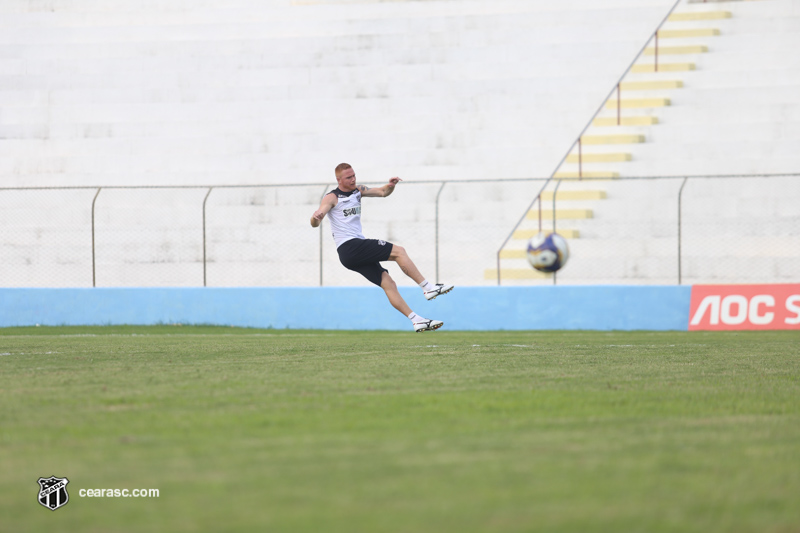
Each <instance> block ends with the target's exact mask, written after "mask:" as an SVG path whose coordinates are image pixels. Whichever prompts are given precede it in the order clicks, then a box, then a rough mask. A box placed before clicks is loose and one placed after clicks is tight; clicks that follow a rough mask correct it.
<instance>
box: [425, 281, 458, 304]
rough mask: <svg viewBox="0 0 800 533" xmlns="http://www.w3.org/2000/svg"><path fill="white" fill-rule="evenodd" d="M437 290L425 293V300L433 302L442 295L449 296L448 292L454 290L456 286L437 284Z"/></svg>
mask: <svg viewBox="0 0 800 533" xmlns="http://www.w3.org/2000/svg"><path fill="white" fill-rule="evenodd" d="M435 287H436V288H435V289H433V290H432V291H425V299H426V300H433V299H434V298H436V297H437V296H439V295H440V294H447V293H448V292H450V291H452V290H453V287H455V285H445V284H444V283H437V284H436V286H435Z"/></svg>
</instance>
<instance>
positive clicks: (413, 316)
mask: <svg viewBox="0 0 800 533" xmlns="http://www.w3.org/2000/svg"><path fill="white" fill-rule="evenodd" d="M408 319H409V320H410V321H411V323H412V324H416V323H417V322H426V321H427V320H428V319H427V318H423V317H421V316H419V315H418V314H417V313H415V312H414V311H411V314H410V315H408Z"/></svg>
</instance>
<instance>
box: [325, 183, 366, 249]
mask: <svg viewBox="0 0 800 533" xmlns="http://www.w3.org/2000/svg"><path fill="white" fill-rule="evenodd" d="M329 194H335V195H336V197H337V199H338V200H339V203H337V204H336V205H335V206H333V209H331V210H330V211H329V212H328V217H329V218H330V220H331V234H332V235H333V240H334V242H335V243H336V247H337V248H338V247H339V246H341V245H342V244H344V243H345V242H347V241H349V240H351V239H366V237H364V234H363V233H362V230H361V191H359V190H358V189H355V190H353V191H350V192H342V191H341V190H339V188H336V189H334V190H332V191H331V192H330V193H329Z"/></svg>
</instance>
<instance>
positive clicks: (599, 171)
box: [484, 0, 800, 283]
mask: <svg viewBox="0 0 800 533" xmlns="http://www.w3.org/2000/svg"><path fill="white" fill-rule="evenodd" d="M738 1H740V0H728V1H724V0H718V1H717V2H713V3H706V2H687V3H684V4H682V5H680V6H678V9H676V10H675V12H673V13H672V14H671V15H670V16H669V17H668V19H667V21H666V22H665V24H664V25H663V26H662V27H661V29H659V30H658V31H657V32H656V34H655V38H653V39H651V41H650V43H649V45H648V46H647V47H646V48H645V49H644V50H643V53H642V54H641V55H640V57H639V58H638V60H637V61H636V63H635V64H634V65H633V66H632V68H631V69H630V71H629V72H628V73H627V74H626V76H625V77H624V78H623V79H622V81H621V82H620V83H619V84H618V85H617V87H616V91H615V92H614V95H613V96H612V98H610V99H608V101H606V102H605V105H604V107H603V108H602V110H601V111H600V112H599V113H598V114H597V115H596V116H595V117H594V118H593V120H592V122H591V125H590V126H589V128H587V129H586V131H585V133H584V134H583V135H582V136H581V137H580V138H579V140H578V142H576V144H575V147H574V149H573V150H572V151H571V152H570V153H569V155H568V156H567V157H566V159H565V161H564V162H563V164H562V165H561V166H560V167H559V168H558V169H557V171H556V172H555V173H554V175H553V178H554V181H553V182H552V183H551V184H550V185H549V186H548V187H547V188H546V189H545V190H544V192H543V193H542V195H541V201H540V202H536V203H535V204H534V206H533V208H532V209H531V210H530V211H529V212H527V213H526V215H525V217H524V218H523V220H522V221H521V222H520V223H519V224H518V225H517V227H516V228H515V229H514V231H513V234H512V236H511V238H510V240H509V241H508V243H507V244H506V246H505V247H504V248H503V249H502V250H501V251H500V253H499V262H500V265H501V272H500V276H501V279H502V280H506V281H510V282H512V283H513V282H516V283H519V282H524V281H525V280H530V281H533V282H542V281H547V282H548V283H552V282H553V281H552V279H553V277H554V276H559V275H560V279H561V280H564V279H566V282H567V283H570V282H578V283H580V282H592V281H601V282H602V281H610V280H613V279H625V280H626V282H637V279H639V280H641V281H642V282H645V283H652V282H660V283H674V282H675V275H674V273H672V272H670V273H668V274H667V273H664V272H658V273H657V272H656V271H657V270H660V269H659V268H656V267H654V265H647V264H645V263H647V258H644V257H643V256H644V255H650V256H651V258H655V257H657V256H659V255H664V254H663V253H659V252H657V251H655V250H654V247H653V246H648V244H647V243H646V242H644V241H647V240H651V238H650V237H649V236H648V237H639V238H638V239H637V237H636V236H635V232H633V234H632V235H630V236H629V237H628V238H631V243H630V246H629V248H630V249H632V250H637V251H635V252H632V251H631V250H623V251H622V252H623V253H622V254H620V251H621V249H620V247H616V248H614V247H613V246H610V245H608V238H609V235H616V236H617V237H616V240H617V241H619V240H621V234H623V233H625V232H624V231H620V229H619V225H620V224H624V223H625V222H624V221H623V220H619V218H620V216H619V215H618V214H617V215H615V214H614V211H615V208H616V210H619V209H618V208H619V204H616V205H615V208H612V207H610V206H606V207H603V204H604V203H605V204H607V203H608V202H604V200H606V199H607V198H609V196H611V197H614V196H615V195H616V196H624V195H626V194H628V195H629V196H630V193H629V192H626V191H624V190H623V188H622V187H620V186H617V185H614V184H613V180H615V179H616V178H619V177H620V176H648V175H650V176H658V175H663V176H669V175H672V174H674V175H680V174H681V173H685V174H686V175H703V174H721V173H723V172H725V171H726V170H727V171H728V172H730V173H732V174H743V173H746V172H748V171H749V172H751V173H759V172H765V171H766V172H769V171H770V170H771V169H770V166H772V167H773V168H774V171H777V172H780V171H782V170H786V169H791V168H793V167H794V168H800V166H797V163H798V162H800V161H798V159H796V158H795V162H794V163H793V164H792V165H785V164H782V163H785V161H779V162H778V163H777V164H775V165H770V163H769V161H762V164H760V165H755V164H751V165H747V164H745V165H742V166H738V167H737V166H736V165H732V164H730V163H728V164H727V165H726V164H725V162H724V161H721V158H720V157H719V155H717V154H719V153H726V154H731V155H733V154H734V150H725V149H724V148H725V145H726V144H728V143H730V142H731V140H730V139H729V135H726V134H725V132H724V131H721V130H720V126H721V125H718V123H716V121H722V122H728V121H726V120H725V118H724V114H725V113H726V111H724V110H722V109H721V108H717V109H714V108H713V107H712V109H710V110H709V109H705V110H704V108H707V107H709V106H708V104H709V102H708V99H709V98H718V99H719V100H721V101H724V102H725V103H726V104H727V105H728V106H729V107H734V108H735V110H732V111H731V112H732V113H734V114H735V113H737V112H738V113H742V111H748V110H747V107H748V106H747V104H746V102H748V101H750V102H752V101H753V100H754V98H753V94H747V95H746V96H745V95H744V94H743V93H745V92H750V91H751V87H748V86H749V85H751V84H752V82H753V78H752V77H750V78H749V79H748V77H749V76H748V74H747V73H746V74H745V76H744V77H743V76H741V72H736V71H737V70H739V69H737V67H736V65H735V64H734V63H733V61H735V60H734V59H733V57H732V56H733V55H734V53H735V52H739V53H741V51H742V50H743V49H746V47H747V46H748V44H749V43H748V41H750V40H752V39H753V38H756V37H755V36H756V35H759V34H761V33H762V32H764V31H766V30H767V25H768V24H769V21H773V22H777V21H775V20H774V17H775V16H776V14H777V13H780V12H786V11H791V9H792V7H791V6H790V5H789V4H788V3H786V2H778V5H773V6H770V5H769V4H770V2H769V1H768V0H766V1H763V2H757V3H753V5H751V6H747V7H746V8H742V9H739V10H738V11H739V12H740V13H741V15H742V17H743V19H742V20H740V21H736V20H733V17H734V13H733V12H732V10H731V9H729V8H730V6H731V3H733V2H738ZM740 6H741V7H744V6H743V5H742V4H740ZM790 21H791V22H789V21H783V22H784V23H783V24H781V23H778V27H780V28H781V29H782V30H783V31H786V33H787V35H786V37H790V36H792V37H793V36H796V35H797V34H796V33H794V34H793V32H796V31H797V28H798V24H797V22H798V18H797V17H796V15H795V16H794V17H793V18H791V19H790ZM736 22H739V23H738V24H736ZM723 28H725V29H723ZM729 32H730V33H738V35H731V36H729V41H728V42H727V43H726V45H725V46H715V41H716V40H717V39H718V38H720V36H721V35H725V34H726V33H729ZM788 40H789V39H775V40H774V41H773V42H772V43H771V47H772V49H774V51H775V52H777V53H780V49H782V48H783V46H785V43H786V42H787V41H788ZM798 44H800V43H798ZM753 48H757V47H753ZM765 48H767V49H769V48H770V45H767V46H766V47H765ZM715 51H717V53H718V54H719V55H720V56H721V57H719V58H716V59H715V58H713V57H706V56H708V55H713V54H714V53H715ZM758 51H760V50H756V53H757V52H758ZM755 55H756V54H753V56H755ZM753 56H751V57H748V58H747V61H745V65H744V66H742V67H740V69H741V70H742V71H746V70H747V69H748V67H750V68H753V70H754V71H755V72H753V74H754V75H755V76H758V77H760V78H762V79H763V80H764V84H765V85H768V84H769V83H770V82H772V83H774V84H775V85H777V87H769V88H767V90H772V91H776V90H777V91H776V92H780V96H779V97H778V98H776V99H775V104H774V105H773V107H774V108H775V109H774V110H773V113H771V115H772V116H774V115H775V113H774V112H775V111H778V110H779V109H780V108H781V107H784V108H786V107H789V108H791V109H792V111H795V112H796V110H797V104H798V102H800V99H798V98H797V97H796V96H791V95H790V94H789V93H790V91H791V90H798V89H800V77H799V76H798V75H797V70H796V66H795V68H794V69H793V71H792V70H791V69H790V70H789V71H787V72H783V73H779V74H777V75H776V73H775V72H774V71H773V70H772V69H771V65H767V66H766V67H765V68H764V69H763V70H761V71H760V72H759V71H758V64H757V61H754V57H753ZM701 58H702V59H701ZM698 63H699V64H700V65H701V66H700V67H698ZM793 66H794V65H793ZM698 68H700V69H704V70H705V72H697V71H698ZM715 68H718V69H719V70H718V71H716V72H715V71H714V70H715ZM686 78H690V81H689V84H688V87H687V84H686ZM756 79H758V78H756ZM777 79H780V80H781V81H780V83H775V81H774V80H777ZM743 80H747V81H745V82H744V83H743ZM737 85H738V86H737ZM784 85H785V86H786V89H783V87H782V86H784ZM790 87H791V89H790ZM712 91H713V92H714V93H715V94H714V96H712V95H711V92H712ZM685 92H688V93H689V96H688V97H681V98H676V97H674V95H676V94H678V93H685ZM737 94H742V96H744V98H743V102H736V103H735V104H734V103H733V102H734V98H735V95H737ZM795 94H797V93H795ZM787 99H788V101H789V102H788V103H789V105H788V106H787V105H786V104H783V101H785V100H787ZM760 103H761V104H762V105H765V106H767V105H769V103H768V102H760ZM675 106H679V108H678V109H675ZM719 107H721V106H719ZM743 114H744V117H743V118H744V120H743V121H742V122H741V123H740V124H735V125H734V126H733V129H734V130H737V129H738V130H741V131H744V130H746V129H748V128H749V129H750V131H754V130H755V131H756V132H757V133H756V135H754V137H756V138H757V137H758V134H759V133H761V132H762V131H763V130H764V129H765V128H766V127H767V126H766V124H764V122H765V121H764V117H761V118H758V117H754V116H753V115H747V114H745V113H743ZM663 116H666V119H667V126H666V128H665V126H664V125H663V124H662V118H663ZM698 116H699V117H702V118H700V119H698V118H696V117H698ZM787 118H788V120H787V121H788V122H790V124H789V126H788V128H786V129H787V130H789V131H788V133H789V136H790V137H793V138H795V139H798V138H800V128H798V125H799V124H798V123H797V116H796V115H795V114H794V113H792V115H791V116H790V117H787ZM722 127H723V128H724V127H725V126H722ZM664 129H666V130H667V131H666V132H660V130H664ZM698 130H699V131H706V132H708V136H707V138H705V139H703V140H702V141H701V143H703V144H705V145H706V146H708V149H707V152H706V154H702V153H698V152H699V150H694V151H693V153H691V155H690V156H689V157H687V158H686V163H685V164H679V163H677V164H676V162H675V161H674V159H675V158H676V157H679V156H678V154H679V153H680V150H679V148H680V145H681V144H682V143H683V144H684V147H685V143H686V139H698V137H699V135H698ZM663 133H666V134H663ZM734 135H735V133H734ZM764 137H765V138H769V135H764ZM775 137H776V138H775V139H774V140H773V141H765V142H764V144H766V143H768V142H772V143H773V144H778V145H780V144H782V137H783V135H776V136H775ZM737 140H738V139H737ZM754 141H755V142H756V143H758V141H757V140H756V139H754ZM715 144H716V145H717V146H714V145H715ZM676 145H677V146H676ZM719 145H722V148H723V149H720V146H719ZM743 148H744V147H743ZM759 148H761V147H759ZM764 148H767V147H764ZM773 149H774V146H773V147H771V148H768V149H766V150H764V152H766V153H769V152H772V151H773ZM779 151H780V152H782V153H783V154H786V153H787V152H788V151H786V150H779ZM742 153H748V151H747V150H746V149H745V150H742ZM704 155H706V156H707V157H708V159H709V161H707V162H702V161H698V159H701V158H702V157H704ZM733 157H734V158H736V156H735V155H733ZM709 163H710V164H709ZM671 173H672V174H671ZM556 187H558V192H557V195H556V203H555V204H553V203H552V202H553V195H554V189H555V188H556ZM631 188H632V187H629V189H631ZM609 189H612V191H611V192H610V191H609ZM791 189H795V188H794V187H792V188H790V190H789V191H787V193H788V194H790V195H792V196H796V195H797V191H794V192H793V191H792V190H791ZM661 190H662V191H663V188H661ZM745 191H747V192H745ZM636 194H637V193H634V195H633V196H634V198H633V201H635V202H641V203H642V205H643V209H652V210H654V212H662V211H663V207H662V206H656V205H655V203H656V202H654V201H653V200H652V199H649V200H644V201H643V198H642V197H641V196H640V197H638V198H636V197H635V196H636ZM639 194H640V193H639ZM666 194H668V195H670V196H673V197H674V195H675V192H674V191H673V190H672V189H670V191H669V192H667V193H666ZM762 194H767V195H768V194H769V193H762ZM746 195H750V196H749V199H750V200H751V201H753V202H754V203H758V202H765V201H766V202H768V200H767V198H762V197H760V195H759V192H758V191H754V190H752V189H751V188H748V187H743V188H742V196H744V197H745V198H746V197H747V196H746ZM654 196H658V195H654ZM612 205H613V202H612ZM556 206H557V207H556ZM553 209H555V211H553ZM540 210H541V214H540ZM723 211H724V210H723ZM598 212H600V213H601V215H600V218H601V219H602V220H601V221H599V222H598V221H593V220H592V219H594V217H595V215H596V213H598ZM720 215H721V216H723V217H724V216H726V215H727V216H730V214H726V213H723V212H721V213H720ZM670 218H672V217H670ZM734 218H736V217H734ZM767 218H768V217H767ZM540 219H541V222H540ZM614 219H617V220H616V224H615V223H614ZM789 224H791V221H789ZM731 226H732V227H733V226H734V225H733V224H732V225H731ZM540 229H541V230H543V231H545V232H547V231H552V230H553V229H555V230H556V231H557V232H558V233H559V234H561V235H562V236H564V237H565V238H567V239H568V241H569V243H570V247H571V249H573V250H580V254H579V255H580V257H581V259H580V260H579V261H573V264H571V265H570V269H569V270H566V271H564V272H562V273H560V274H556V275H553V274H544V273H540V272H537V271H535V270H533V269H531V268H530V266H529V265H528V264H527V261H526V255H525V246H526V245H527V240H528V239H530V238H531V237H532V236H533V235H535V234H536V233H538V232H539V231H540ZM663 232H664V228H660V229H653V230H651V233H650V234H659V233H663ZM642 234H645V235H648V232H642ZM586 236H588V237H589V239H592V238H594V239H593V240H594V241H595V242H580V241H579V239H581V238H582V237H586ZM719 236H720V237H721V236H722V235H719ZM725 237H727V240H728V241H729V242H728V243H727V244H728V245H729V246H730V247H732V248H733V247H736V244H735V243H733V242H731V241H732V240H735V239H736V238H737V237H738V236H736V235H725ZM598 241H600V242H598ZM602 241H605V242H606V245H604V244H602ZM636 241H642V242H636ZM786 244H789V243H788V242H787V243H786ZM675 247H676V246H675V244H673V243H671V244H670V245H669V248H671V249H674V248H675ZM612 249H613V251H612V252H609V250H612ZM645 250H646V252H643V251H645ZM728 252H729V251H728ZM709 253H711V254H712V255H713V254H714V253H718V254H720V255H724V254H725V253H726V251H725V250H718V251H717V252H709ZM609 254H611V255H613V256H614V257H609ZM637 254H638V255H640V257H639V265H638V268H632V269H631V268H630V263H631V262H630V259H631V256H634V255H637ZM794 255H797V254H794ZM621 256H622V257H621ZM614 261H616V264H614ZM769 268H770V270H772V271H773V272H777V271H779V270H785V268H783V269H781V268H778V267H776V266H774V265H771V266H770V267H769ZM637 270H638V272H637ZM597 271H604V272H605V277H606V278H610V279H605V280H598V276H597V274H596V272H597ZM565 274H566V276H565ZM784 275H786V272H784ZM484 276H485V279H487V280H495V281H496V280H498V271H497V268H496V267H495V268H487V269H486V270H485V273H484Z"/></svg>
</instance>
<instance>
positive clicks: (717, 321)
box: [689, 284, 800, 331]
mask: <svg viewBox="0 0 800 533" xmlns="http://www.w3.org/2000/svg"><path fill="white" fill-rule="evenodd" d="M746 329H796V330H800V284H787V285H693V286H692V298H691V304H690V307H689V331H698V330H746Z"/></svg>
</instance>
